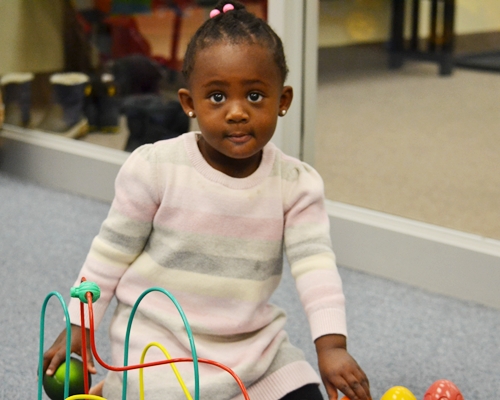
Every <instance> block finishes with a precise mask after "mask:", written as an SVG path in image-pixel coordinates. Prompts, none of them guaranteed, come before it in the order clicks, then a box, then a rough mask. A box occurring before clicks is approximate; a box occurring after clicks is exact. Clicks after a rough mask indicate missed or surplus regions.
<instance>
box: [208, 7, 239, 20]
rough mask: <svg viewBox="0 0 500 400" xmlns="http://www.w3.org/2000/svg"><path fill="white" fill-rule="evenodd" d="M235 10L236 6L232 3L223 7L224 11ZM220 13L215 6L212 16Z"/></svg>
mask: <svg viewBox="0 0 500 400" xmlns="http://www.w3.org/2000/svg"><path fill="white" fill-rule="evenodd" d="M231 10H234V6H233V5H232V4H229V3H228V4H226V5H225V6H224V7H222V12H224V13H226V12H228V11H231ZM219 14H220V11H219V10H217V9H216V8H214V9H213V10H212V11H210V18H213V17H216V16H217V15H219Z"/></svg>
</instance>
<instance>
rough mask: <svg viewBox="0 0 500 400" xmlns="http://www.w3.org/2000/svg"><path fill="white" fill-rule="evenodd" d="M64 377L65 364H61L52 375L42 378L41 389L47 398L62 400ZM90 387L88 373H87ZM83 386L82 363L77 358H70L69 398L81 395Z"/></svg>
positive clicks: (83, 390)
mask: <svg viewBox="0 0 500 400" xmlns="http://www.w3.org/2000/svg"><path fill="white" fill-rule="evenodd" d="M65 375H66V363H65V362H63V363H62V364H61V365H60V366H59V367H58V368H57V370H56V372H55V373H54V375H51V376H49V375H47V374H45V375H44V376H43V388H44V390H45V393H47V396H49V397H50V398H51V399H52V400H64V381H65ZM89 387H90V373H89ZM84 392H85V386H84V382H83V363H82V362H81V361H80V360H78V359H77V358H73V357H71V358H70V361H69V396H73V395H75V394H83V393H84Z"/></svg>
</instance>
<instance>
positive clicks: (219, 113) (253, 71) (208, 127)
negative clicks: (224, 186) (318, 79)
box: [179, 43, 293, 177]
mask: <svg viewBox="0 0 500 400" xmlns="http://www.w3.org/2000/svg"><path fill="white" fill-rule="evenodd" d="M292 97H293V91H292V88H291V87H290V86H285V87H283V84H282V81H281V76H280V73H279V69H278V67H277V65H276V64H275V62H274V60H273V57H272V54H271V53H270V52H269V50H267V49H266V48H265V47H263V46H261V45H258V44H228V43H220V44H215V45H213V46H209V47H207V48H205V49H203V50H200V51H198V53H197V54H196V58H195V64H194V69H193V71H192V73H191V77H190V81H189V89H181V90H179V99H180V101H181V104H182V106H183V108H184V111H185V112H186V113H189V112H190V111H192V112H193V113H194V115H195V116H196V117H197V119H198V125H199V127H200V130H201V134H202V138H201V139H200V141H199V147H200V151H201V153H202V154H203V156H204V157H205V159H206V160H207V162H208V163H209V164H210V165H211V166H212V167H214V168H216V169H218V170H219V171H222V172H224V173H226V174H228V175H230V176H235V177H245V176H248V175H250V174H251V173H253V172H254V171H255V170H256V169H257V167H258V166H259V163H260V159H261V154H262V148H263V147H264V146H265V145H266V144H267V143H268V142H269V140H271V138H272V136H273V134H274V130H275V128H276V123H277V119H278V115H279V113H280V111H282V110H288V108H289V107H290V103H291V101H292Z"/></svg>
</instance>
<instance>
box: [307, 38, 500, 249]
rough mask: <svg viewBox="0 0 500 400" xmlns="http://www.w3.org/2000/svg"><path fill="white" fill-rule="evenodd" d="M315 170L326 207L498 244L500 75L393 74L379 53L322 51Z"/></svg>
mask: <svg viewBox="0 0 500 400" xmlns="http://www.w3.org/2000/svg"><path fill="white" fill-rule="evenodd" d="M319 54H320V55H319V85H318V119H317V121H318V123H317V127H318V129H317V134H316V164H315V166H316V168H317V169H318V171H319V172H320V174H321V175H322V176H323V178H324V180H325V188H326V195H327V197H328V198H329V199H330V200H334V201H339V202H342V203H347V204H352V205H356V206H360V207H364V208H368V209H372V210H377V211H381V212H384V213H387V214H392V215H397V216H402V217H406V218H409V219H413V220H417V221H422V222H426V223H430V224H434V225H439V226H443V227H446V228H451V229H456V230H459V231H463V232H468V233H473V234H478V235H480V236H484V237H488V238H493V239H497V240H498V239H500V200H499V199H500V157H499V154H500V135H499V132H500V117H499V116H500V74H498V73H492V72H483V71H476V70H468V69H467V70H466V69H460V68H456V69H455V70H454V73H453V75H452V76H451V77H441V76H439V74H438V67H437V65H436V64H433V63H425V62H410V61H408V62H407V63H406V64H405V65H404V66H403V68H402V69H400V70H393V71H391V70H388V68H387V52H386V49H385V47H384V46H383V45H380V44H376V45H364V46H363V45H361V46H352V47H339V48H326V49H320V53H319Z"/></svg>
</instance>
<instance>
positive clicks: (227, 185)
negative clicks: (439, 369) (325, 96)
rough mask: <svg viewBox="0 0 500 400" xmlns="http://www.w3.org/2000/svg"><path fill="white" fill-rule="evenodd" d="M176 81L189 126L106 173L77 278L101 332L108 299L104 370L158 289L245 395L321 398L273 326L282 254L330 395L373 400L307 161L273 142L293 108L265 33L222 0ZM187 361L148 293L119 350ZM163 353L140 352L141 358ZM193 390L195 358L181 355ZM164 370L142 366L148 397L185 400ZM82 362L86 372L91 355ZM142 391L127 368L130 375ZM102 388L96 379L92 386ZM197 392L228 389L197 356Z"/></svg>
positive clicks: (107, 391)
mask: <svg viewBox="0 0 500 400" xmlns="http://www.w3.org/2000/svg"><path fill="white" fill-rule="evenodd" d="M183 73H184V76H185V78H186V83H187V88H185V89H181V90H179V99H180V102H181V104H182V107H183V109H184V111H185V112H186V113H187V115H188V116H190V117H192V118H197V120H198V124H199V127H200V132H190V133H186V134H184V135H182V136H180V137H178V138H175V139H171V140H166V141H160V142H157V143H155V144H150V145H145V146H142V147H140V148H139V149H137V150H136V151H135V152H133V153H132V154H131V156H130V158H129V159H128V160H127V161H126V163H125V164H124V165H123V167H122V169H121V170H120V173H119V174H118V177H117V180H116V195H115V198H114V201H113V203H112V205H111V209H110V212H109V215H108V217H107V219H106V220H105V221H104V223H103V225H102V228H101V230H100V232H99V234H98V236H97V237H96V238H95V239H94V241H93V243H92V247H91V249H90V252H89V255H88V257H87V260H86V262H85V264H84V266H83V268H82V270H81V272H80V276H79V277H78V279H77V284H78V283H79V282H80V277H81V276H85V277H86V278H87V280H89V281H93V282H96V283H97V284H98V285H99V286H100V288H101V291H102V292H101V298H100V299H99V300H98V301H97V302H96V303H94V315H95V322H96V324H97V325H98V324H99V322H100V320H101V319H102V316H103V314H104V312H105V310H106V307H107V306H108V304H109V302H110V300H111V298H112V297H113V296H116V298H117V301H118V305H117V308H116V311H115V313H114V317H113V321H112V323H111V327H110V338H111V346H112V363H113V364H114V365H122V364H123V343H124V336H125V330H126V325H127V322H128V317H129V315H130V312H131V308H132V306H133V304H134V303H135V301H136V299H137V298H138V297H139V296H140V295H141V293H142V292H143V291H144V290H146V289H148V288H150V287H152V286H161V287H164V288H165V289H166V290H168V291H169V292H171V293H172V294H173V295H174V296H175V297H176V299H177V300H178V301H179V303H180V304H181V305H182V307H183V309H184V311H185V313H186V315H187V318H188V320H189V322H190V325H191V329H192V331H193V334H194V340H195V343H196V348H197V353H198V356H199V357H202V358H205V359H211V360H215V361H218V362H220V363H222V364H225V365H227V366H228V367H230V368H231V369H233V370H234V371H235V372H236V374H237V375H238V376H239V377H240V378H241V379H242V381H243V382H244V383H245V386H246V387H247V389H248V393H249V396H250V398H251V399H252V400H278V399H287V400H292V399H300V400H303V399H308V400H315V399H321V398H322V396H321V392H320V391H319V388H318V385H319V383H320V380H319V378H318V376H317V375H316V373H315V371H314V369H313V368H312V367H311V366H310V365H309V364H308V363H307V362H306V361H305V358H304V355H303V353H302V352H301V351H300V350H299V349H297V348H295V347H294V346H292V345H291V344H290V342H289V340H288V337H287V334H286V333H285V332H284V330H283V326H284V324H285V314H284V312H283V310H281V309H279V308H277V307H276V306H273V305H271V304H269V299H270V297H271V294H272V293H273V292H274V290H275V289H276V288H277V286H278V284H279V282H280V278H281V274H282V266H283V252H285V253H286V256H287V258H288V261H289V264H290V266H291V271H292V274H293V276H294V278H295V280H296V284H297V289H298V291H299V294H300V297H301V300H302V303H303V305H304V307H305V310H306V313H307V316H308V319H309V322H310V328H311V334H312V338H313V339H314V341H315V344H316V349H317V354H318V360H319V369H320V371H321V375H322V378H323V382H324V384H325V386H326V390H327V392H328V394H329V397H330V399H337V389H339V390H340V391H342V392H343V393H344V394H345V395H347V396H348V397H349V398H350V399H351V400H354V399H361V400H368V399H370V391H369V385H368V380H367V378H366V376H365V374H364V373H363V371H362V370H361V369H360V367H359V366H358V365H357V363H356V362H355V361H354V359H353V358H352V357H351V356H350V355H349V353H348V352H347V350H346V322H345V311H344V295H343V292H342V285H341V280H340V277H339V274H338V272H337V268H336V265H335V257H334V255H333V252H332V249H331V244H330V237H329V225H328V216H327V214H326V212H325V208H324V198H323V184H322V180H321V178H320V177H319V175H318V173H317V172H316V171H315V170H314V169H313V168H311V167H310V166H309V165H307V164H305V163H303V162H301V161H299V160H297V159H295V158H292V157H289V156H286V155H285V154H283V153H282V152H281V151H280V150H279V149H278V148H277V147H276V146H274V145H273V144H272V143H271V142H270V139H271V137H272V136H273V133H274V130H275V128H276V123H277V119H278V116H284V115H285V114H286V112H287V110H288V108H289V107H290V104H291V101H292V97H293V91H292V88H291V87H290V86H284V82H285V79H286V76H287V66H286V62H285V56H284V52H283V46H282V43H281V40H280V39H279V37H278V36H277V35H276V34H275V32H274V31H273V30H272V29H271V28H270V27H269V26H268V25H267V24H266V23H265V22H264V21H262V20H261V19H259V18H257V17H255V16H254V15H252V14H250V13H249V12H247V11H246V10H245V8H244V7H243V6H242V5H241V4H239V3H237V2H235V1H222V2H220V3H219V4H218V5H217V7H216V9H215V10H214V11H212V13H211V18H210V19H208V20H207V21H206V22H205V23H204V24H203V25H202V26H201V28H200V29H199V30H198V31H197V32H196V34H195V35H194V37H193V38H192V40H191V42H190V44H189V46H188V49H187V52H186V56H185V60H184V68H183ZM69 309H70V315H71V321H72V323H73V324H75V325H74V326H73V328H72V332H73V335H72V338H73V339H72V342H73V343H72V351H74V352H76V353H80V352H81V336H80V335H79V332H80V331H79V328H78V327H77V326H76V325H78V324H79V308H78V301H75V300H72V301H71V302H70V306H69ZM153 341H155V342H159V343H161V344H162V345H164V346H165V348H166V349H168V351H169V353H170V354H171V355H172V356H173V357H190V355H191V353H190V348H189V341H188V338H187V335H186V332H185V329H184V326H183V323H182V320H181V318H180V317H179V315H178V313H177V311H176V309H175V307H174V306H173V305H172V304H170V302H169V301H168V299H167V298H166V297H165V296H163V295H161V294H158V296H157V295H156V293H155V294H151V295H148V296H146V297H145V300H144V301H143V302H142V303H141V306H140V307H139V309H138V312H137V314H136V317H135V319H134V324H133V327H132V335H131V341H130V349H129V355H130V356H129V360H130V364H132V363H138V361H139V359H140V354H141V352H142V350H143V349H144V348H145V346H146V345H147V344H148V343H151V342H153ZM64 356H65V334H64V332H62V333H61V335H60V336H59V338H58V339H57V340H56V342H55V343H54V345H53V346H52V347H51V348H50V349H49V350H48V351H47V352H46V354H45V359H44V369H46V373H48V374H53V372H54V371H55V368H56V367H57V366H58V365H59V364H60V363H61V362H62V361H63V360H64ZM153 359H158V360H163V359H164V356H163V354H162V353H160V352H158V353H153V352H151V353H148V358H147V360H148V361H152V360H153ZM177 367H178V368H179V370H180V372H181V375H182V376H183V377H184V380H185V381H186V384H187V386H188V387H190V388H191V392H192V388H193V378H192V375H193V374H192V365H189V364H188V363H178V364H177ZM166 368H167V367H154V368H148V369H145V370H144V373H145V385H144V387H145V388H146V391H147V392H146V394H147V396H146V397H147V398H148V399H160V398H162V399H163V398H169V399H182V398H184V394H183V392H182V390H181V388H180V386H179V384H178V382H177V381H176V379H175V377H174V376H173V374H172V373H171V372H170V373H169V372H168V371H167V370H166ZM89 369H90V370H91V371H92V372H95V368H94V366H93V361H92V360H90V361H89ZM128 382H129V385H128V393H129V394H130V398H139V395H138V390H139V389H138V388H139V384H138V373H137V372H135V373H134V372H130V373H129V378H128ZM100 386H102V385H100ZM200 388H201V390H200V394H201V395H200V398H205V399H214V400H215V399H217V400H223V399H224V400H226V399H233V398H241V394H240V390H239V387H238V386H237V384H236V383H235V382H234V380H233V378H232V377H231V376H230V375H229V374H228V373H227V372H225V371H223V370H220V369H218V368H215V367H213V366H210V365H206V364H200ZM102 389H103V395H104V397H106V398H107V399H110V400H112V399H117V398H120V397H121V392H122V375H121V374H119V373H115V372H110V373H109V374H108V375H107V377H106V379H105V381H104V384H103V387H102Z"/></svg>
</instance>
